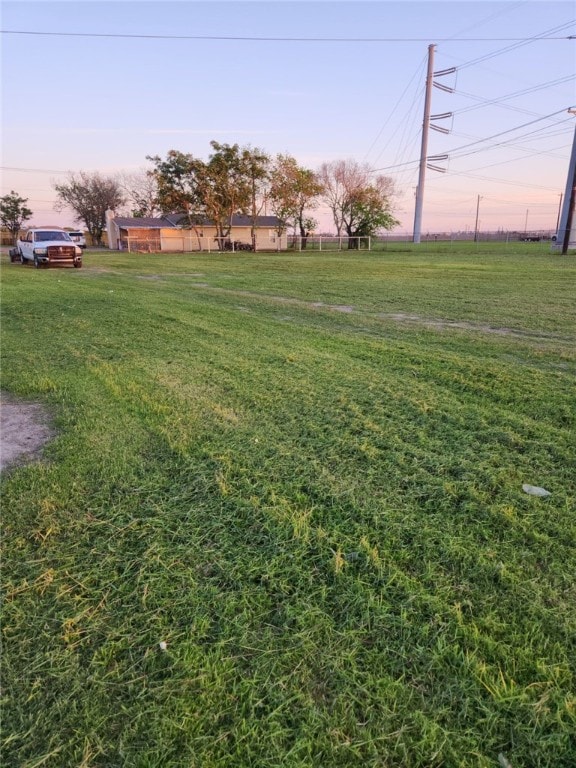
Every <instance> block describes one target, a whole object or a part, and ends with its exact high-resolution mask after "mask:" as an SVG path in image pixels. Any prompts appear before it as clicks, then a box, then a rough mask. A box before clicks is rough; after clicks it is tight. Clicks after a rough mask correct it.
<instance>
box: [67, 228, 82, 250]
mask: <svg viewBox="0 0 576 768" xmlns="http://www.w3.org/2000/svg"><path fill="white" fill-rule="evenodd" d="M68 234H69V235H70V239H71V240H73V241H74V242H75V243H76V245H79V246H80V248H86V238H85V237H84V232H81V231H80V230H79V229H78V230H74V232H68Z"/></svg>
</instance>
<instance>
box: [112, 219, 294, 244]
mask: <svg viewBox="0 0 576 768" xmlns="http://www.w3.org/2000/svg"><path fill="white" fill-rule="evenodd" d="M186 220H187V218H186V216H185V215H184V214H169V215H166V216H158V217H156V216H154V217H144V218H130V217H124V216H114V214H113V213H112V212H111V211H109V212H108V214H107V218H106V230H107V234H108V247H109V248H111V249H113V250H120V251H130V252H140V253H142V252H146V253H159V252H169V253H178V252H180V253H183V252H190V251H220V250H223V249H224V250H249V249H250V246H251V245H252V217H251V216H245V215H242V214H236V215H234V216H233V217H232V228H231V230H230V234H229V236H228V238H227V240H228V242H227V243H226V244H221V243H219V242H218V238H217V237H216V226H215V225H214V223H213V222H212V221H210V220H209V219H204V220H202V222H201V223H197V224H196V225H195V226H194V227H187V226H186ZM278 227H279V219H278V218H277V217H276V216H257V217H256V219H255V222H254V229H255V234H256V250H257V251H276V250H284V249H285V248H287V246H288V237H287V235H286V233H285V232H284V233H283V234H282V235H281V236H279V235H278ZM223 245H225V247H224V248H223Z"/></svg>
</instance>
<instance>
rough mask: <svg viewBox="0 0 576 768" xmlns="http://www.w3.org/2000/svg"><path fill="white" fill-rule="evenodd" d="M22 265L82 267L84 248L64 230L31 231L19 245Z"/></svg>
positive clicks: (19, 241)
mask: <svg viewBox="0 0 576 768" xmlns="http://www.w3.org/2000/svg"><path fill="white" fill-rule="evenodd" d="M17 248H18V251H19V253H20V259H21V261H22V264H34V266H35V267H50V266H66V265H70V266H74V267H81V266H82V248H80V246H78V245H76V243H74V242H73V240H72V239H71V238H70V236H69V235H68V233H67V232H64V230H63V229H29V230H28V231H27V232H26V234H25V235H24V237H23V238H22V239H20V240H18V245H17Z"/></svg>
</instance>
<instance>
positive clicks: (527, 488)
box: [522, 483, 550, 497]
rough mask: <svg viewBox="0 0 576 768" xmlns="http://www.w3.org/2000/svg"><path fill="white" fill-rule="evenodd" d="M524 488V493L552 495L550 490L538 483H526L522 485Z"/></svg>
mask: <svg viewBox="0 0 576 768" xmlns="http://www.w3.org/2000/svg"><path fill="white" fill-rule="evenodd" d="M522 490H523V491H524V493H528V494H530V496H542V497H544V496H550V491H547V490H546V488H539V487H538V486H537V485H527V484H526V483H525V484H524V485H523V486H522Z"/></svg>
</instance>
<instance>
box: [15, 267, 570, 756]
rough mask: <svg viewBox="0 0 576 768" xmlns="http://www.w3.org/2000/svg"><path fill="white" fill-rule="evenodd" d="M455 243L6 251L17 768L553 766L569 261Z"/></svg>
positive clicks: (560, 752)
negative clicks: (414, 318) (306, 250)
mask: <svg viewBox="0 0 576 768" xmlns="http://www.w3.org/2000/svg"><path fill="white" fill-rule="evenodd" d="M450 258H452V257H450ZM450 258H448V257H447V256H446V254H441V256H439V258H438V260H437V261H436V262H435V260H434V257H433V255H430V254H426V256H425V259H424V260H422V259H421V258H420V257H418V256H417V255H414V254H410V255H409V256H408V261H409V263H408V264H407V265H402V264H401V263H399V262H398V261H397V260H396V257H394V258H393V259H388V261H387V258H386V257H385V256H384V257H383V256H382V255H380V256H378V257H376V256H375V255H371V256H366V257H362V258H360V259H355V261H354V263H353V268H351V267H350V263H351V262H350V259H346V258H342V257H341V256H340V255H330V254H326V255H323V256H320V255H318V254H316V255H314V256H309V255H302V256H289V257H287V258H286V261H283V260H282V257H278V256H276V255H270V256H262V257H257V258H255V257H252V256H251V257H242V258H240V257H234V258H233V259H228V258H222V257H216V256H214V257H213V260H210V259H207V258H205V257H202V256H191V257H189V256H187V257H174V258H171V259H169V258H167V257H164V256H150V257H129V256H126V255H124V256H122V255H117V254H115V255H107V254H106V255H102V256H96V255H94V256H90V255H88V258H87V259H86V263H87V267H88V268H87V269H86V270H85V271H82V272H81V273H80V274H78V273H77V272H74V273H72V272H65V271H56V270H54V271H47V272H40V273H37V272H34V271H32V270H30V271H26V270H16V269H14V270H9V269H5V270H4V273H3V281H4V287H3V312H4V322H3V326H2V332H3V355H4V364H3V369H2V379H3V387H6V388H8V389H10V390H11V391H12V392H14V393H20V394H22V395H26V396H29V397H35V398H40V399H43V400H44V401H45V402H47V403H48V404H49V405H50V407H51V408H52V409H53V411H54V414H55V418H56V422H57V425H58V426H59V428H60V434H59V436H58V438H57V439H56V441H55V442H54V443H53V445H52V446H50V448H49V449H48V451H47V453H46V460H45V461H44V462H42V463H41V464H40V465H36V466H34V467H27V468H21V469H18V470H15V471H13V472H12V473H11V474H10V476H9V477H8V478H7V479H6V481H5V482H4V484H3V491H2V493H3V508H4V510H5V514H4V522H5V542H6V545H5V549H6V553H7V563H8V568H6V567H5V569H4V581H5V590H6V592H5V593H6V595H7V599H6V601H5V604H4V619H3V627H4V632H5V640H4V648H5V654H4V655H5V663H4V673H5V691H6V692H7V704H8V707H5V712H8V716H7V717H5V718H4V724H3V732H4V739H5V745H4V754H5V755H6V756H7V760H8V764H14V765H34V764H37V763H38V761H44V764H46V765H54V766H58V765H63V764H81V763H82V762H84V764H86V765H134V766H170V765H174V766H180V765H193V766H196V765H198V766H229V765H238V766H251V765H258V766H279V765H283V766H284V765H289V766H311V765H314V766H316V765H318V766H320V765H330V766H332V765H334V766H339V765H341V766H354V765H373V766H380V765H410V766H430V765H455V766H456V765H478V766H491V765H495V764H497V757H498V754H499V753H500V752H504V753H505V754H506V755H507V757H508V759H509V760H510V761H511V762H512V764H514V765H515V764H518V765H522V764H530V765H550V766H568V765H570V764H571V762H572V758H573V754H574V741H573V734H574V713H575V703H576V702H575V699H574V694H573V691H574V678H573V674H574V670H573V658H574V653H573V652H574V636H575V635H574V630H575V629H576V626H575V623H576V609H575V605H576V602H575V601H574V597H575V596H576V594H575V591H574V586H573V572H574V567H573V566H574V564H575V560H574V528H575V526H574V496H575V494H574V479H573V473H572V470H571V467H573V460H574V442H573V440H572V435H573V404H574V398H573V388H572V384H573V370H574V368H573V366H574V354H573V348H572V346H571V345H570V343H569V341H568V339H569V336H570V311H571V310H569V309H568V307H567V305H566V306H564V308H563V305H562V301H563V299H562V300H561V301H560V302H558V301H555V300H554V298H555V297H563V296H564V297H565V296H567V288H566V283H565V280H566V275H567V274H568V272H567V265H566V262H559V261H557V260H556V261H551V259H550V258H549V257H548V256H546V255H541V256H539V257H535V256H531V257H530V258H529V266H530V270H531V279H530V280H528V279H526V277H525V276H524V277H522V278H521V279H519V276H520V275H524V273H525V270H526V266H527V265H526V259H525V256H522V257H518V258H517V259H516V260H514V259H510V257H507V261H506V264H505V266H503V264H502V263H501V261H502V260H501V259H499V258H497V256H496V255H491V254H489V255H488V256H487V257H486V258H485V259H484V260H481V262H480V263H478V264H477V265H476V266H474V264H473V257H472V256H470V255H466V254H459V255H458V254H454V257H453V261H451V260H450ZM90 259H92V260H93V267H94V269H93V270H92V271H91V264H90ZM463 262H464V263H465V266H466V268H465V269H463V267H462V263H463ZM110 268H113V269H114V272H115V274H113V275H112V274H110V273H108V272H105V271H97V269H100V270H104V269H110ZM387 269H388V272H389V277H390V279H392V278H394V279H395V280H396V283H397V288H396V290H397V293H396V294H395V295H394V296H393V297H392V298H391V297H390V293H389V291H388V287H389V283H390V280H389V281H388V287H387V286H386V284H385V283H384V284H380V281H381V277H382V275H383V274H386V270H387ZM403 269H404V270H405V272H404V274H403V272H402V270H403ZM406 271H409V272H410V273H411V275H410V277H414V274H416V275H417V279H416V280H412V279H410V280H409V279H408V277H406ZM447 272H449V273H450V275H451V280H455V283H454V285H452V286H450V287H449V288H448V287H447V286H446V284H445V279H446V274H447ZM471 272H472V273H478V274H479V275H481V276H482V280H474V281H472V282H471V281H470V280H469V277H470V273H471ZM180 274H181V275H182V277H181V278H180V277H179V275H180ZM140 277H145V278H147V279H140ZM150 278H151V279H150ZM533 281H535V282H536V283H537V284H538V285H539V288H538V292H539V296H538V304H537V306H538V312H537V313H535V312H534V305H532V307H531V306H530V302H531V301H533V300H534V299H535V291H534V283H533ZM202 282H203V283H205V284H206V286H207V287H206V286H202V285H200V284H199V283H202ZM491 282H492V283H493V285H492V289H491V287H490V283H491ZM454 286H456V288H457V290H455V291H453V288H454ZM215 288H225V289H226V290H215ZM523 291H524V294H522V292H523ZM516 293H518V295H517V296H516ZM448 294H451V295H448ZM270 296H272V297H275V296H276V297H278V296H279V297H283V299H288V301H278V300H277V299H274V298H272V299H270V298H269V297H270ZM464 296H466V297H467V298H468V299H469V302H470V303H469V305H468V306H463V305H461V302H462V301H463V297H464ZM513 296H514V300H513V301H510V302H509V306H506V301H503V300H502V297H508V298H510V297H513ZM364 297H365V298H364ZM491 297H492V298H491ZM419 300H420V301H419ZM317 302H323V303H324V304H328V303H329V304H331V305H334V306H341V307H348V306H351V307H354V308H355V311H354V312H347V311H334V310H332V309H330V308H327V307H325V306H324V307H318V306H316V307H314V306H310V304H312V303H317ZM393 305H394V306H393ZM21 306H22V307H24V309H23V312H20V307H21ZM547 306H548V307H549V309H550V313H549V315H546V314H545V309H546V307H547ZM287 307H289V309H287ZM398 307H400V308H401V310H402V311H404V312H406V313H411V312H416V310H417V309H419V311H418V312H417V314H419V315H420V316H422V317H426V316H428V312H433V316H434V317H436V318H448V317H450V316H452V317H454V318H456V319H468V320H470V319H474V321H475V322H476V321H477V322H478V324H479V325H480V326H484V325H489V324H494V325H496V324H499V325H501V327H505V326H506V325H508V324H510V325H512V324H514V325H515V327H516V328H517V330H518V331H521V332H527V331H530V334H533V335H521V334H518V336H517V337H515V336H512V335H496V334H490V333H487V332H484V331H482V330H479V331H474V330H472V329H466V330H464V329H450V328H447V327H443V328H442V329H438V328H433V327H417V328H415V327H414V326H413V325H410V324H408V323H405V322H390V321H389V320H387V319H386V320H385V319H382V318H378V317H373V316H371V313H372V312H374V311H381V310H382V308H384V310H383V311H387V310H391V309H394V308H398ZM470 307H473V309H472V310H471V309H470ZM482 307H483V308H484V312H483V314H482V312H481V308H482ZM38 317H42V318H43V319H44V320H45V322H43V323H35V325H34V333H31V332H30V318H38ZM542 317H543V318H544V319H543V320H542V322H541V319H542ZM7 320H9V322H7ZM511 320H512V321H513V322H511ZM550 334H553V335H554V338H550ZM523 482H534V483H535V484H543V485H545V486H546V487H547V488H549V489H550V490H551V491H552V496H551V497H550V498H548V499H546V500H539V499H534V498H531V497H529V496H526V495H525V494H523V493H522V491H521V485H522V483H523ZM5 562H6V560H5ZM160 640H164V641H165V642H167V644H168V647H167V651H165V652H162V651H161V650H160V649H159V647H158V643H159V641H160Z"/></svg>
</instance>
